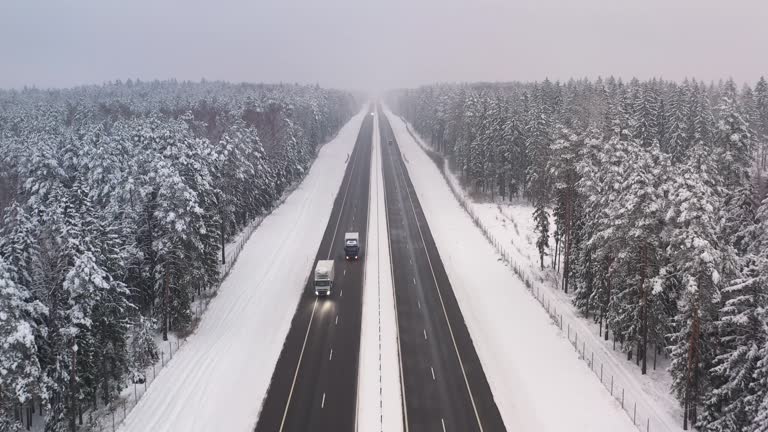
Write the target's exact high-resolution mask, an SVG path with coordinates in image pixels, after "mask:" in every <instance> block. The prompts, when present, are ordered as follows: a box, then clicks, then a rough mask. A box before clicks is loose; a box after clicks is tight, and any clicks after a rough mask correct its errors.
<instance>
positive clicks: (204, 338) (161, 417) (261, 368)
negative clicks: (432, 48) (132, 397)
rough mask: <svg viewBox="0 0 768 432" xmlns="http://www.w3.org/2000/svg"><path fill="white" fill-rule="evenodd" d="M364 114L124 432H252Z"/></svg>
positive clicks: (262, 236) (251, 243)
mask: <svg viewBox="0 0 768 432" xmlns="http://www.w3.org/2000/svg"><path fill="white" fill-rule="evenodd" d="M366 114H367V108H366V109H364V110H363V111H361V112H360V113H358V114H357V115H356V116H355V117H353V118H352V120H350V121H349V122H348V123H347V124H346V125H345V126H344V127H343V128H342V130H341V131H340V132H339V134H338V135H337V136H336V138H335V139H333V140H332V141H331V142H329V143H327V144H325V145H324V146H323V147H322V148H321V150H320V152H319V154H318V157H317V159H316V160H315V162H314V163H313V164H312V167H311V169H310V171H309V173H308V175H307V177H306V178H305V179H304V181H303V182H302V183H301V184H300V185H299V187H298V188H297V189H296V190H295V191H294V192H293V193H292V194H291V195H290V196H288V198H287V199H286V200H285V202H284V203H283V204H282V205H281V206H280V207H279V208H277V209H276V210H275V211H274V212H273V213H272V214H271V215H269V216H268V217H266V218H265V219H264V220H263V221H262V223H261V225H260V226H259V228H258V229H256V230H255V231H254V232H253V234H252V235H251V237H250V239H249V240H248V241H247V242H246V243H245V246H244V248H243V250H242V252H241V253H240V255H239V258H238V260H237V262H236V264H235V265H234V267H233V268H232V269H231V271H230V274H229V276H228V277H227V279H226V280H225V281H224V282H223V284H222V286H221V288H220V289H219V291H218V294H217V296H216V297H215V298H214V299H213V300H212V301H211V303H210V306H209V308H208V311H207V312H206V313H205V314H204V315H203V317H202V320H201V322H200V324H199V326H198V328H197V330H196V332H195V333H194V334H192V335H191V336H190V337H189V338H188V341H187V343H186V344H184V345H182V346H181V349H180V350H179V351H178V352H177V353H175V354H174V357H173V360H171V361H170V363H169V364H168V365H167V366H166V367H165V368H164V369H163V370H162V371H161V372H159V373H158V375H157V378H156V379H155V380H154V382H153V383H152V385H151V386H150V387H149V389H148V390H147V393H146V394H145V395H144V397H142V398H141V399H140V400H139V403H138V405H137V406H136V407H135V408H134V410H133V411H132V412H130V413H129V414H128V417H127V418H126V420H125V422H124V423H123V424H122V426H121V430H124V431H153V432H155V431H157V432H160V431H210V430H224V431H245V430H250V429H253V427H254V426H255V424H256V420H257V417H258V414H259V410H260V409H261V404H262V401H263V399H264V396H265V394H266V391H267V388H268V386H269V381H270V378H271V376H272V371H273V370H274V366H275V363H276V362H277V359H278V356H279V355H280V350H281V348H282V346H283V342H284V340H285V336H286V334H287V333H288V330H289V328H290V325H291V319H292V318H293V314H294V312H295V310H296V304H297V302H298V300H299V297H300V294H301V291H302V289H303V287H304V284H305V282H306V278H307V275H308V274H309V272H310V269H311V266H312V262H313V259H314V257H315V253H316V252H317V248H318V246H319V245H320V241H321V239H322V236H323V232H324V229H325V226H326V224H327V223H328V218H329V217H330V213H331V209H332V206H333V201H334V196H335V195H336V193H337V192H338V189H339V186H340V185H341V181H342V177H343V175H344V170H345V167H346V158H347V154H349V153H351V152H352V148H353V147H354V144H355V141H356V138H357V134H358V132H359V130H360V126H361V124H362V120H363V118H364V116H365V115H366Z"/></svg>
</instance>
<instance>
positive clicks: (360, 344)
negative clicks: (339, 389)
mask: <svg viewBox="0 0 768 432" xmlns="http://www.w3.org/2000/svg"><path fill="white" fill-rule="evenodd" d="M377 118H378V117H377V116H374V118H373V121H374V126H372V127H371V129H372V130H371V163H370V165H369V168H370V167H371V166H373V137H374V133H375V125H376V123H375V122H376V120H377ZM361 127H362V126H361ZM368 171H369V173H368V217H367V218H366V219H365V233H366V238H365V247H366V248H367V247H369V246H370V245H369V244H368V237H367V235H368V226H369V225H370V223H369V222H370V219H371V184H372V183H373V182H371V174H370V169H369V170H368ZM355 208H357V207H355ZM358 253H360V252H359V251H358ZM366 263H367V261H366ZM366 267H367V266H366V265H363V280H362V286H361V289H360V325H361V326H362V325H363V305H364V304H365V280H366V277H367V274H366V272H365V268H366ZM338 323H339V316H338V315H336V324H338ZM362 349H363V329H362V327H361V328H360V340H359V342H358V348H357V372H356V373H357V388H356V389H355V432H357V426H358V424H357V416H358V414H359V413H360V350H362Z"/></svg>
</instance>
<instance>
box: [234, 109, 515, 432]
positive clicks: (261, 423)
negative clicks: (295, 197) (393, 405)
mask: <svg viewBox="0 0 768 432" xmlns="http://www.w3.org/2000/svg"><path fill="white" fill-rule="evenodd" d="M377 115H378V116H379V125H380V134H381V143H382V146H381V148H382V158H381V162H382V169H383V174H384V192H385V200H384V202H385V207H386V209H385V212H386V221H387V227H388V232H389V240H388V241H389V246H390V250H391V267H392V269H393V270H392V277H393V281H394V291H395V307H396V311H395V312H396V316H397V318H396V325H397V333H398V339H399V341H398V343H399V357H400V361H401V364H402V366H401V367H402V370H401V371H400V376H401V378H402V379H401V382H400V391H401V396H402V400H403V406H402V409H403V422H404V424H403V430H405V431H406V432H409V431H413V432H422V431H426V432H431V431H435V432H451V431H458V432H471V431H480V432H483V431H485V432H491V431H493V432H496V431H504V430H505V428H504V423H503V421H502V419H501V415H500V414H499V411H498V408H497V407H496V404H495V402H494V400H493V395H492V394H491V390H490V387H489V385H488V382H487V379H486V377H485V374H484V372H483V370H482V367H481V365H480V361H479V359H478V357H477V353H476V352H475V349H474V346H473V344H472V339H471V337H470V335H469V332H468V330H467V328H466V325H465V324H464V319H463V317H462V314H461V310H460V309H459V306H458V304H457V302H456V298H455V297H454V295H453V290H452V288H451V284H450V282H449V280H448V277H447V275H446V272H445V269H444V267H443V263H442V261H441V259H440V255H439V254H438V251H437V248H436V246H435V243H434V240H433V239H432V235H431V233H430V230H429V226H428V225H427V221H426V219H425V217H424V214H423V213H422V209H421V206H420V205H419V202H418V198H417V196H416V193H415V191H414V189H413V185H412V183H411V181H410V179H409V177H408V172H407V169H406V166H405V162H404V161H403V159H402V157H401V155H400V152H399V150H398V147H397V142H396V140H395V139H394V136H393V134H392V130H391V128H390V125H389V122H388V121H387V119H386V116H385V115H384V114H383V112H382V111H379V112H378V114H377ZM373 132H374V130H373V117H372V116H366V119H365V120H364V122H363V125H362V127H361V129H360V133H359V134H358V137H357V142H356V143H355V149H354V151H353V153H352V155H351V156H350V161H349V163H348V164H347V169H346V172H345V174H344V179H343V181H342V184H341V188H340V190H339V192H338V195H337V198H336V200H335V202H334V205H333V210H332V213H331V217H330V219H329V221H328V225H327V227H326V230H325V234H324V236H323V240H322V243H321V245H320V248H319V250H318V251H317V256H316V259H315V261H317V260H320V259H334V260H335V262H336V281H335V285H334V290H333V293H332V295H331V296H330V297H329V298H317V297H316V296H315V293H314V288H313V285H312V274H310V275H309V276H308V282H307V285H306V287H305V289H304V293H303V294H302V297H301V300H300V301H299V304H298V307H297V309H296V314H295V315H294V318H293V321H292V323H291V329H290V331H289V333H288V336H287V338H286V341H285V345H284V346H283V350H282V351H281V353H280V357H279V359H278V363H277V365H276V368H275V371H274V372H273V375H272V380H271V384H270V387H269V391H268V393H267V396H266V399H265V400H264V403H263V406H262V410H261V413H260V415H259V419H258V423H257V425H256V431H259V432H261V431H263V432H267V431H269V432H275V431H278V432H282V431H334V432H336V431H349V432H352V431H356V430H357V429H356V426H357V424H356V423H357V419H356V414H357V409H356V403H357V382H358V368H359V350H360V334H361V329H360V325H361V312H362V288H363V282H364V278H365V275H364V260H365V255H366V240H367V239H366V234H367V223H368V211H369V208H368V205H369V185H370V177H371V175H370V174H371V146H372V135H373ZM390 140H392V144H388V143H389V142H390ZM347 231H356V232H359V233H360V242H361V246H362V256H361V258H360V261H357V262H348V261H345V259H344V252H343V239H344V233H345V232H347ZM255 337H258V336H257V335H256V336H255ZM223 415H226V414H223Z"/></svg>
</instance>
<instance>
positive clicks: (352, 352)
mask: <svg viewBox="0 0 768 432" xmlns="http://www.w3.org/2000/svg"><path fill="white" fill-rule="evenodd" d="M372 132H373V116H371V115H370V114H368V115H366V116H365V120H364V121H363V125H362V128H361V129H360V133H359V135H358V137H357V143H356V144H355V149H354V151H353V152H352V155H351V156H350V161H349V164H348V166H347V169H346V173H345V174H344V180H343V182H342V184H341V188H340V189H339V190H338V195H337V197H336V201H335V202H334V205H333V211H332V213H331V218H330V220H329V221H328V225H327V226H326V228H325V235H324V236H323V239H322V242H321V243H320V248H319V249H318V250H317V256H316V258H315V262H316V261H317V260H321V259H333V260H335V267H336V269H335V280H334V285H333V290H332V293H331V295H330V296H329V297H327V298H318V297H317V296H316V295H315V292H314V288H313V283H312V276H311V271H310V276H309V278H308V280H307V283H306V287H305V289H304V292H303V294H302V296H301V299H300V300H299V304H298V308H297V309H296V314H295V315H294V317H293V321H292V323H291V328H290V331H289V332H288V337H287V338H286V339H285V344H284V345H283V349H282V352H281V353H280V358H279V360H278V362H277V366H276V367H275V370H274V373H273V375H272V382H271V384H270V386H269V392H268V393H267V398H266V400H265V401H264V405H263V407H262V410H261V414H260V415H259V420H258V423H257V425H256V430H257V431H264V432H275V431H280V432H284V431H353V430H354V429H355V422H356V419H355V416H356V412H357V411H356V402H357V378H358V377H357V372H358V357H359V352H360V317H361V310H362V289H363V278H364V271H363V270H364V260H365V259H366V233H367V224H368V197H369V181H370V165H371V137H372ZM349 231H353V232H359V233H360V244H361V248H362V249H361V250H362V256H361V257H360V258H361V260H360V261H346V260H345V259H344V250H343V246H344V233H345V232H349ZM295 241H298V242H299V243H303V240H302V239H295ZM289 271H300V272H305V271H306V269H305V268H303V267H298V266H297V268H296V269H292V270H289ZM283 288H284V289H290V287H288V286H286V287H283ZM265 331H266V332H269V331H270V330H269V327H267V328H265ZM253 337H254V338H258V337H261V335H260V334H257V333H254V334H253ZM252 367H257V365H252ZM252 402H253V403H254V405H255V406H256V407H258V406H259V405H260V404H261V400H252ZM227 415H228V413H226V412H222V413H220V416H221V417H226V416H227ZM219 430H223V429H219Z"/></svg>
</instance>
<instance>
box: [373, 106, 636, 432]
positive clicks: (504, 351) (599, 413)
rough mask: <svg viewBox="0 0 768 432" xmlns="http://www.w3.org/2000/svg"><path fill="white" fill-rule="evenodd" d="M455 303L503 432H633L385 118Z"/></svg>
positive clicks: (425, 161) (407, 139)
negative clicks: (518, 431) (481, 370)
mask: <svg viewBox="0 0 768 432" xmlns="http://www.w3.org/2000/svg"><path fill="white" fill-rule="evenodd" d="M387 115H388V118H389V120H390V124H391V125H392V129H393V131H394V133H395V136H396V138H397V141H398V144H399V147H400V150H401V152H402V153H403V155H404V156H405V159H406V161H407V162H406V166H407V168H408V172H409V174H410V177H411V180H412V181H413V184H414V187H415V189H416V193H417V195H418V198H419V201H420V203H421V205H422V207H423V208H424V211H425V215H426V218H427V220H428V222H429V226H430V230H431V231H432V234H433V236H434V238H435V242H436V244H437V247H438V249H439V252H440V256H441V257H442V259H443V263H444V264H445V268H446V271H447V273H448V277H449V278H450V280H451V285H452V286H453V289H454V293H455V296H456V299H457V300H458V302H459V305H460V306H461V310H462V314H463V316H464V319H465V321H466V324H467V327H468V329H469V332H470V334H471V336H472V339H473V343H474V345H475V349H476V350H477V353H478V355H479V358H480V361H481V363H482V365H483V369H484V370H485V374H486V376H487V378H488V382H489V384H490V386H491V389H492V391H493V394H494V399H495V401H496V403H497V405H498V407H499V410H500V411H501V415H502V417H503V419H504V423H505V425H506V427H507V429H508V430H536V431H562V430H570V431H610V432H614V431H616V432H619V431H634V430H635V428H634V427H633V426H632V423H631V421H629V420H628V419H627V417H626V416H625V415H624V413H623V412H622V411H621V408H620V407H619V405H618V404H617V403H616V402H615V401H614V400H613V399H612V398H611V397H610V395H609V394H608V393H606V392H605V391H604V390H603V388H602V386H601V385H600V383H599V382H598V381H596V380H595V379H594V378H593V377H592V372H591V371H590V370H589V368H588V367H586V366H585V364H584V363H582V362H581V361H579V360H578V359H577V358H576V357H575V356H574V354H573V348H572V347H571V346H570V345H569V344H568V343H567V341H566V340H564V339H563V338H562V337H561V336H560V335H559V330H558V329H557V327H555V326H554V325H552V324H551V321H550V319H549V317H548V316H547V314H546V313H545V312H544V311H542V310H541V309H540V307H539V305H538V304H537V303H536V302H535V300H534V299H533V298H531V297H530V295H529V294H528V293H527V291H526V288H525V287H524V286H523V284H522V282H521V281H520V280H519V279H518V278H517V277H516V276H515V275H514V274H513V273H512V271H511V270H510V269H509V268H508V267H506V266H505V265H504V264H503V263H502V262H500V261H498V254H497V253H496V251H495V250H494V249H493V248H492V247H491V246H490V245H489V244H488V243H487V241H486V240H485V238H484V237H483V236H482V234H481V233H480V231H478V230H477V228H476V227H475V226H474V224H473V223H472V221H471V219H470V218H469V217H468V216H467V215H466V213H465V212H464V210H463V209H462V208H461V207H460V206H459V205H458V203H457V201H456V200H455V198H454V196H453V194H452V192H451V191H450V189H449V187H448V185H447V184H446V183H445V181H444V180H443V178H442V175H441V174H440V172H439V171H438V169H437V167H436V166H435V165H434V163H433V162H432V161H431V160H430V159H429V158H428V156H427V155H426V154H425V153H424V152H423V151H422V150H421V149H420V148H419V147H418V145H417V144H416V143H415V142H414V141H413V139H412V137H411V136H410V134H409V133H408V131H407V130H406V129H405V125H404V123H403V122H402V120H400V118H399V117H397V116H394V115H392V114H391V113H390V112H389V111H387Z"/></svg>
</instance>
